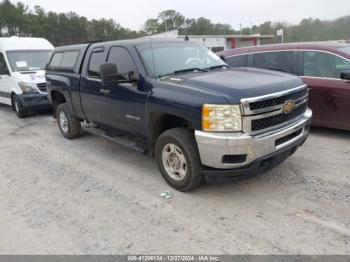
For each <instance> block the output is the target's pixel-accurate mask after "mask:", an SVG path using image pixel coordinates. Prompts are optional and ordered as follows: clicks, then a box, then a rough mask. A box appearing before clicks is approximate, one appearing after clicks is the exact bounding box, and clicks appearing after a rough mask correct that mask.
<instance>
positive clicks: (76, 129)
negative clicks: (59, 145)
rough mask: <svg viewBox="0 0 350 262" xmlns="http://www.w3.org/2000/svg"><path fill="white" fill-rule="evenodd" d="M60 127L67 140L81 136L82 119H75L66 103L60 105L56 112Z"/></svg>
mask: <svg viewBox="0 0 350 262" xmlns="http://www.w3.org/2000/svg"><path fill="white" fill-rule="evenodd" d="M56 116H57V120H58V127H59V129H60V131H61V133H62V135H63V136H64V137H65V138H68V139H73V138H76V137H78V136H80V134H81V122H80V119H78V118H76V117H74V116H73V115H72V114H71V113H70V112H69V109H68V105H67V104H66V103H63V104H60V105H59V106H58V107H57V110H56Z"/></svg>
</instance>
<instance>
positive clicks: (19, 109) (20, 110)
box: [12, 95, 28, 118]
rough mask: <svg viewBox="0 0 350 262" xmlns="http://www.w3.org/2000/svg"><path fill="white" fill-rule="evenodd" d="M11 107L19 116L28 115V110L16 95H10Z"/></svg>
mask: <svg viewBox="0 0 350 262" xmlns="http://www.w3.org/2000/svg"><path fill="white" fill-rule="evenodd" d="M12 108H13V110H14V111H15V113H16V115H17V116H18V117H19V118H25V117H26V116H27V115H28V110H27V109H26V108H25V107H24V106H23V104H22V102H21V100H20V99H19V98H18V96H17V95H13V96H12Z"/></svg>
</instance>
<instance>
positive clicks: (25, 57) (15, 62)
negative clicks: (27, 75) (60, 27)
mask: <svg viewBox="0 0 350 262" xmlns="http://www.w3.org/2000/svg"><path fill="white" fill-rule="evenodd" d="M51 53H52V51H50V50H45V51H43V50H40V51H36V50H30V51H8V52H6V54H7V58H8V60H9V62H10V65H11V68H12V71H13V72H23V71H33V70H43V69H45V66H46V64H47V63H48V62H49V60H50V56H51Z"/></svg>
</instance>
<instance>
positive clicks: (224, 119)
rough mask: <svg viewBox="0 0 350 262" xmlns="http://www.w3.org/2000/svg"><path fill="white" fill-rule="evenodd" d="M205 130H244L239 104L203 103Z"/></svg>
mask: <svg viewBox="0 0 350 262" xmlns="http://www.w3.org/2000/svg"><path fill="white" fill-rule="evenodd" d="M202 127H203V131H210V132H237V131H242V114H241V108H240V106H239V105H208V104H204V105H203V110H202Z"/></svg>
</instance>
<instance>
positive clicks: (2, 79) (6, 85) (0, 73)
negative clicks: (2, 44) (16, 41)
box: [0, 53, 13, 105]
mask: <svg viewBox="0 0 350 262" xmlns="http://www.w3.org/2000/svg"><path fill="white" fill-rule="evenodd" d="M11 85H13V80H12V79H11V76H10V71H9V69H8V66H7V64H6V61H5V57H4V55H3V54H2V53H0V103H1V104H7V105H11Z"/></svg>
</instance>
